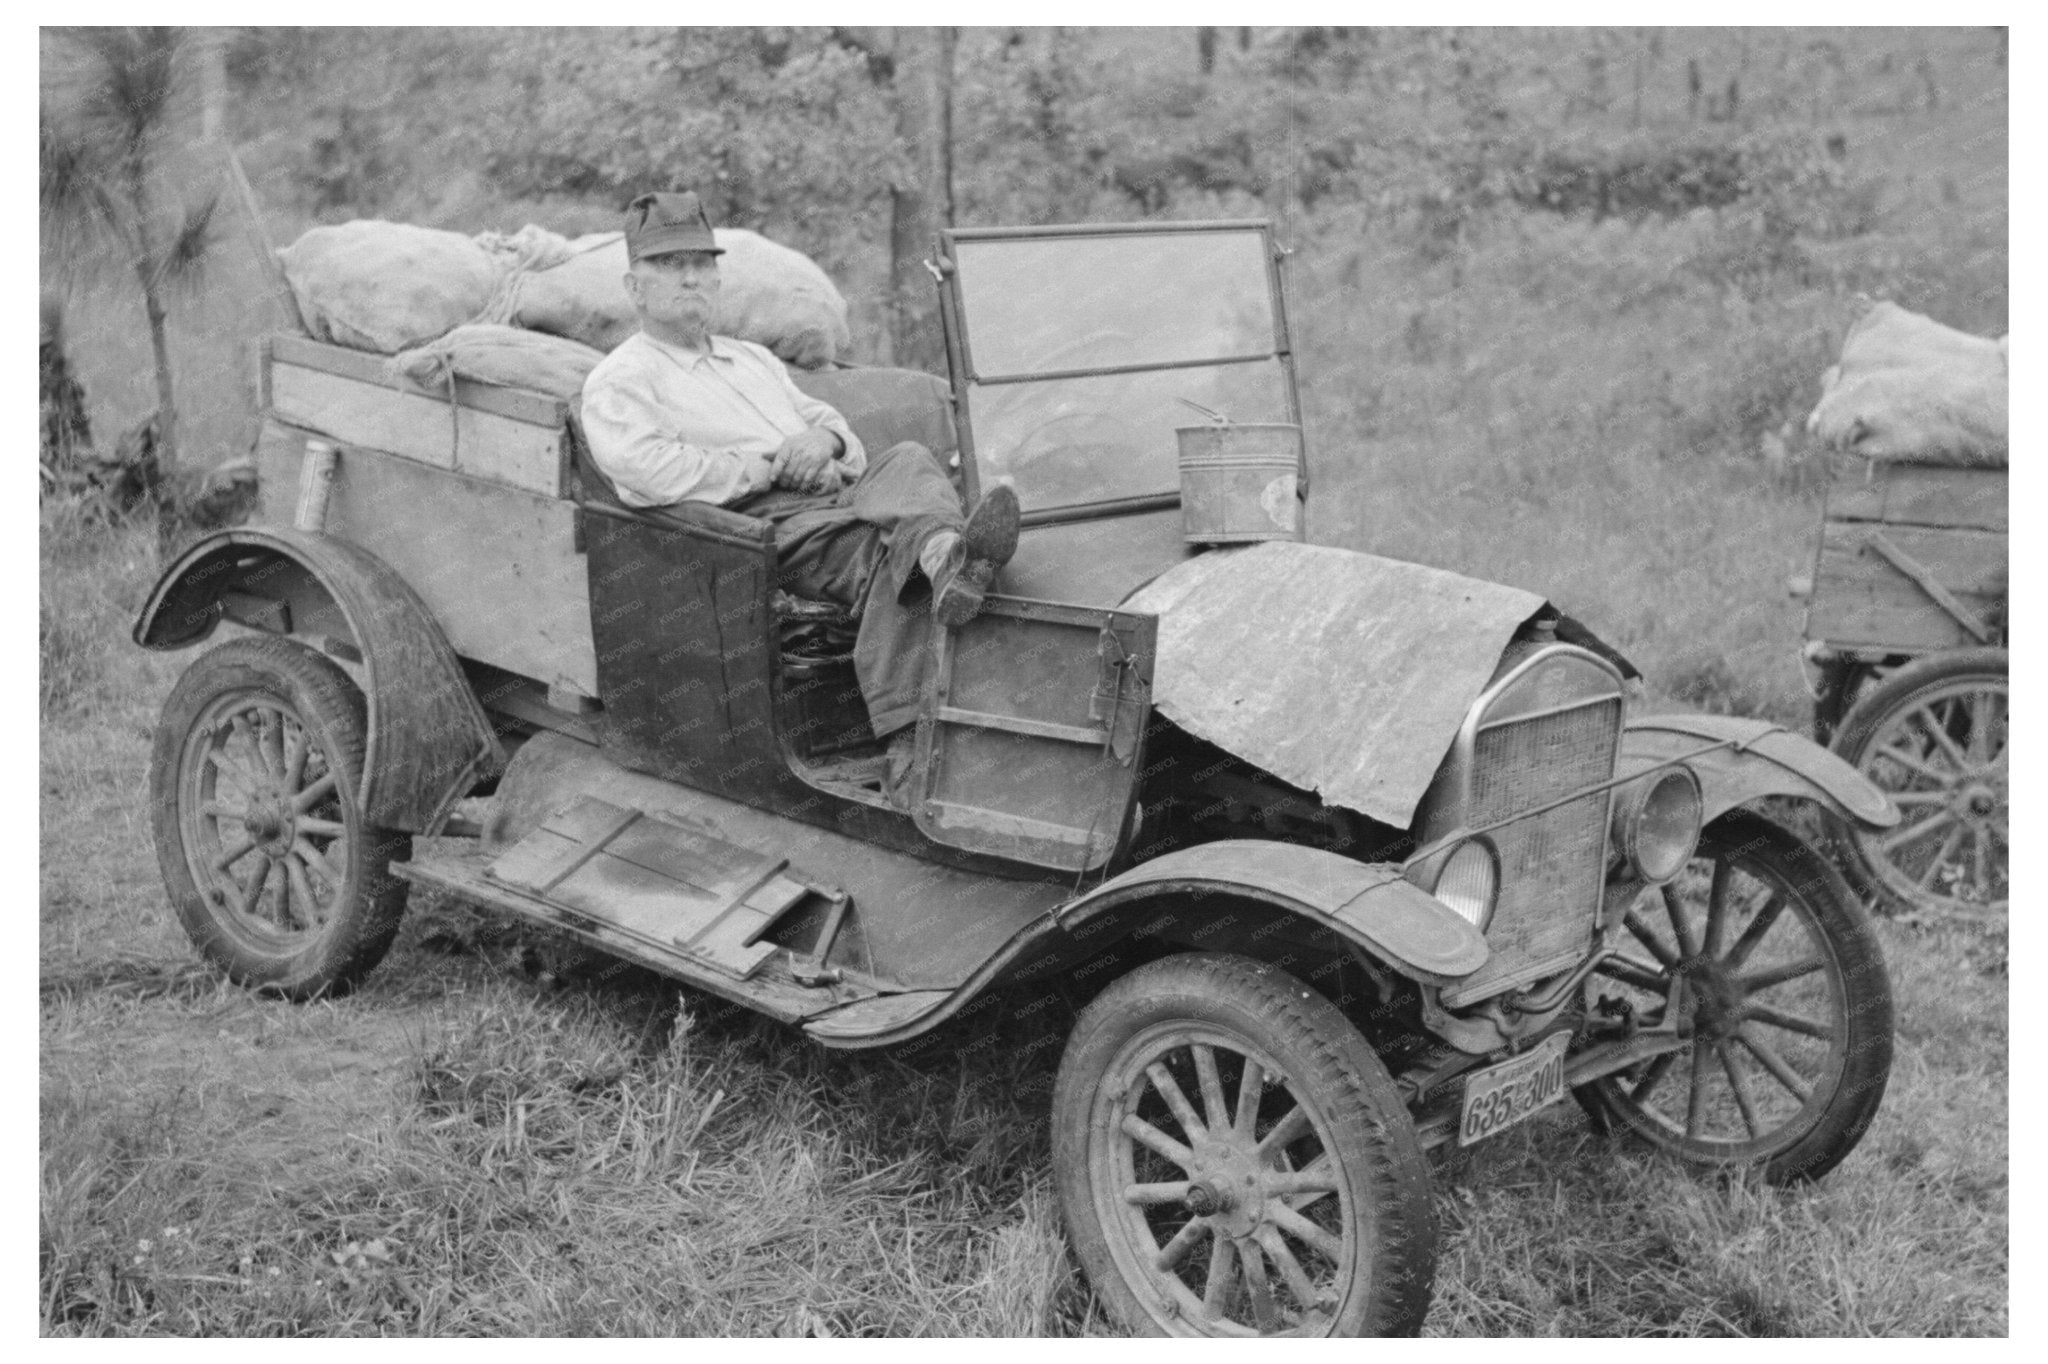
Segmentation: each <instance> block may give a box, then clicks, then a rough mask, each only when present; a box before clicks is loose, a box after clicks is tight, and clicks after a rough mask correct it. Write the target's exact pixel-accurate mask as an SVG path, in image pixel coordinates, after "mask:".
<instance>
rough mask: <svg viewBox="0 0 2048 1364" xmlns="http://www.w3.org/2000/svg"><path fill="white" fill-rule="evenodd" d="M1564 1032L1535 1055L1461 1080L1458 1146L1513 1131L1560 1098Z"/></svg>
mask: <svg viewBox="0 0 2048 1364" xmlns="http://www.w3.org/2000/svg"><path fill="white" fill-rule="evenodd" d="M1570 1040H1571V1039H1570V1036H1569V1034H1566V1033H1561V1032H1554V1033H1552V1034H1551V1035H1550V1036H1548V1037H1546V1038H1544V1039H1543V1040H1542V1041H1541V1042H1539V1043H1537V1044H1536V1049H1535V1050H1534V1051H1530V1052H1525V1053H1523V1054H1522V1055H1520V1056H1516V1057H1511V1058H1510V1059H1508V1060H1506V1061H1502V1062H1501V1063H1500V1064H1499V1065H1493V1066H1488V1067H1487V1068H1486V1069H1485V1070H1482V1071H1479V1072H1478V1073H1477V1074H1475V1075H1473V1076H1471V1077H1470V1078H1469V1079H1467V1080H1466V1081H1465V1114H1464V1118H1463V1120H1462V1121H1461V1122H1460V1123H1459V1124H1458V1145H1460V1146H1470V1145H1471V1144H1472V1143H1474V1142H1476V1141H1485V1140H1486V1139H1487V1138H1488V1137H1491V1136H1493V1135H1495V1134H1496V1133H1499V1132H1502V1131H1504V1130H1506V1129H1507V1128H1510V1127H1513V1126H1514V1125H1515V1124H1516V1123H1518V1122H1520V1121H1521V1120H1522V1119H1524V1118H1526V1117H1528V1116H1529V1115H1530V1114H1531V1113H1535V1112H1538V1111H1540V1110H1542V1109H1545V1108H1548V1107H1550V1105H1552V1104H1554V1103H1556V1102H1557V1101H1558V1100H1559V1099H1562V1098H1563V1097H1564V1049H1565V1047H1566V1045H1567V1044H1568V1043H1569V1042H1570Z"/></svg>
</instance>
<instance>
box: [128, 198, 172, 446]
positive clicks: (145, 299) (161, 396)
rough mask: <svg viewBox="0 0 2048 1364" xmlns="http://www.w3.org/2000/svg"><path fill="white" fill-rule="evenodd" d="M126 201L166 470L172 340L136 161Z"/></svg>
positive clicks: (149, 206) (159, 443) (152, 207)
mask: <svg viewBox="0 0 2048 1364" xmlns="http://www.w3.org/2000/svg"><path fill="white" fill-rule="evenodd" d="M128 195H129V202H130V204H131V206H132V207H133V209H134V212H135V246H136V257H135V281H136V283H137V284H139V285H141V286H142V315H143V318H144V319H145V320H146V321H147V322H148V323H149V349H150V353H151V355H153V356H154V357H155V359H156V449H157V454H158V458H159V459H160V460H161V461H162V465H163V467H164V468H167V469H175V468H177V467H178V414H177V405H176V399H175V397H174V396H173V392H172V385H171V343H170V337H169V335H168V334H167V332H166V330H165V323H166V314H165V312H164V301H163V283H162V281H161V280H159V279H158V278H157V266H158V264H159V262H158V258H157V250H156V242H155V240H154V239H153V237H152V235H151V232H150V221H151V220H150V214H151V213H153V212H154V211H155V205H154V204H152V203H151V202H150V196H149V185H148V181H147V172H146V171H145V170H144V169H143V166H142V164H141V162H140V161H139V160H133V161H130V162H129V166H128Z"/></svg>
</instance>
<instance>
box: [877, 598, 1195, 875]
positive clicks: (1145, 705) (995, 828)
mask: <svg viewBox="0 0 2048 1364" xmlns="http://www.w3.org/2000/svg"><path fill="white" fill-rule="evenodd" d="M1157 630H1158V621H1157V619H1156V618H1155V617H1153V616H1148V615H1139V614H1136V613H1133V612H1128V611H1113V610H1103V609H1099V608H1095V607H1085V606H1068V605H1062V604H1058V603H1054V602H1042V601H1031V600H1027V599H1025V598H1020V597H1003V596H993V595H992V596H990V597H989V598H988V599H987V601H986V602H985V603H984V605H983V606H982V609H981V613H980V614H979V615H977V616H976V617H975V618H974V619H973V620H971V621H969V622H968V623H967V624H966V625H964V626H961V627H960V628H959V629H957V630H942V631H939V632H937V642H936V658H935V666H934V667H933V669H932V672H931V675H930V678H929V680H928V682H927V685H926V688H925V697H924V704H923V709H922V710H921V712H920V714H919V718H918V726H917V744H918V757H919V760H920V767H921V769H922V771H923V774H924V776H923V781H922V784H921V788H920V790H919V792H918V798H917V801H916V804H915V806H914V808H913V810H912V812H911V813H912V817H913V818H914V819H915V820H916V821H917V827H918V828H919V829H920V830H922V831H923V833H924V834H925V836H926V837H928V838H930V839H932V840H933V841H935V842H939V843H944V844H947V845H949V846H951V847H956V848H964V849H968V850H970V851H974V852H982V853H989V854H992V855H995V856H998V857H1004V858H1009V859H1011V860H1014V861H1020V862H1030V863H1033V864H1036V865H1038V866H1042V867H1050V868H1056V869H1058V870H1060V871H1068V872H1074V873H1077V874H1078V873H1082V872H1092V871H1097V870H1099V869H1101V868H1103V867H1105V866H1107V865H1108V864H1109V862H1110V861H1111V859H1112V858H1113V857H1114V856H1115V855H1116V854H1117V852H1118V851H1119V850H1120V849H1121V847H1122V845H1123V843H1124V841H1125V839H1126V838H1127V837H1128V835H1129V833H1130V830H1131V824H1132V820H1131V818H1130V816H1131V804H1132V799H1133V796H1134V795H1135V793H1136V789H1137V782H1138V771H1139V767H1140V760H1141V751H1140V750H1141V748H1142V742H1141V741H1142V739H1143V736H1144V733H1145V722H1146V719H1147V717H1148V716H1149V715H1150V714H1151V709H1152V663H1153V658H1154V643H1155V640H1156V638H1157Z"/></svg>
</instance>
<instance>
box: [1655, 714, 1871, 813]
mask: <svg viewBox="0 0 2048 1364" xmlns="http://www.w3.org/2000/svg"><path fill="white" fill-rule="evenodd" d="M1702 750H1705V751H1702ZM1677 758H1684V759H1685V762H1686V766H1688V767H1690V768H1692V770H1693V771H1694V773H1696V774H1697V775H1698V777H1699V779H1700V796H1701V798H1702V800H1703V801H1704V802H1705V807H1706V808H1705V809H1704V810H1703V811H1702V817H1703V818H1704V819H1708V820H1711V819H1713V818H1714V817H1715V816H1717V815H1719V814H1722V813H1723V812H1725V811H1727V810H1729V809H1732V808H1733V807H1735V806H1737V805H1741V804H1743V803H1744V802H1746V801H1752V800H1755V799H1757V798H1758V797H1760V796H1796V797H1800V798H1803V799H1806V800H1812V801H1817V802H1819V803H1820V804H1822V805H1824V806H1826V807H1827V808H1828V809H1830V810H1833V811H1834V812H1835V813H1836V814H1838V815H1841V816H1842V817H1843V818H1845V819H1849V820H1853V821H1855V822H1856V823H1858V824H1861V825H1863V826H1864V827H1865V828H1869V829H1889V828H1890V827H1892V826H1893V825H1894V824H1897V823H1898V822H1899V810H1898V807H1897V806H1895V805H1893V804H1892V802H1891V799H1890V798H1889V797H1888V796H1886V795H1885V793H1884V792H1882V791H1880V790H1878V789H1877V787H1876V786H1874V785H1872V784H1871V782H1870V780H1869V779H1868V778H1866V777H1865V776H1864V775H1863V774H1862V773H1861V772H1858V771H1857V770H1856V769H1855V768H1853V767H1851V766H1850V765H1849V764H1848V763H1846V762H1844V761H1842V760H1841V759H1840V758H1838V757H1836V756H1835V755H1834V754H1832V753H1830V752H1828V751H1827V750H1826V749H1825V748H1822V747H1821V746H1820V745H1819V744H1816V743H1814V742H1813V741H1812V740H1810V739H1807V738H1805V737H1803V736H1801V735H1798V734H1794V733H1793V732H1792V731H1791V730H1789V729H1786V728H1785V727H1784V726H1783V725H1774V724H1772V723H1770V722H1769V721H1768V720H1748V719H1743V718H1742V717H1740V716H1734V715H1645V716H1638V717H1633V718H1631V719H1630V720H1629V722H1628V726H1627V729H1626V731H1625V732H1624V733H1623V735H1622V741H1621V761H1620V762H1619V764H1617V775H1623V774H1626V773H1629V772H1635V771H1641V770H1643V769H1645V768H1648V767H1653V766H1657V765H1658V764H1661V763H1667V762H1670V761H1672V760H1674V759H1677Z"/></svg>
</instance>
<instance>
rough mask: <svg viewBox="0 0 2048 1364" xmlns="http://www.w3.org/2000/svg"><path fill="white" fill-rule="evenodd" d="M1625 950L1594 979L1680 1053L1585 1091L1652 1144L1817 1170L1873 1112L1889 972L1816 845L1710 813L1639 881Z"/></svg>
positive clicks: (1739, 815)
mask: <svg viewBox="0 0 2048 1364" xmlns="http://www.w3.org/2000/svg"><path fill="white" fill-rule="evenodd" d="M1627 928H1628V932H1629V936H1628V937H1627V938H1625V939H1624V944H1625V947H1626V948H1627V949H1629V951H1628V955H1627V956H1626V957H1625V958H1624V959H1622V960H1619V961H1614V960H1610V961H1609V962H1608V963H1607V964H1605V965H1603V966H1602V967H1601V968H1600V972H1599V973H1598V974H1597V975H1596V976H1595V977H1594V979H1593V981H1592V983H1591V986H1590V987H1589V988H1590V990H1591V992H1592V993H1593V994H1595V995H1606V996H1609V997H1614V996H1619V997H1621V998H1623V999H1625V1000H1626V1001H1627V1002H1628V1004H1629V1006H1630V1008H1631V1010H1632V1012H1633V1013H1634V1015H1635V1016H1636V1017H1637V1018H1639V1019H1641V1020H1642V1021H1643V1022H1645V1023H1647V1024H1650V1025H1657V1024H1663V1023H1672V1022H1675V1023H1676V1025H1677V1028H1678V1031H1679V1033H1680V1035H1681V1036H1682V1037H1684V1038H1685V1039H1686V1042H1685V1045H1684V1046H1683V1047H1682V1048H1681V1049H1680V1050H1678V1051H1674V1052H1668V1053H1666V1054H1664V1055H1662V1056H1658V1057H1655V1058H1654V1059H1651V1060H1648V1061H1645V1062H1642V1063H1639V1064H1638V1065H1636V1066H1633V1067H1631V1068H1630V1069H1628V1070H1626V1071H1623V1072H1620V1073H1619V1074H1616V1075H1611V1076H1608V1077H1606V1078H1604V1079H1600V1080H1596V1081H1594V1082H1593V1083H1592V1084H1590V1085H1588V1086H1586V1087H1585V1088H1584V1089H1583V1090H1581V1091H1580V1097H1581V1099H1582V1101H1583V1102H1586V1103H1588V1105H1589V1106H1590V1107H1593V1108H1595V1109H1596V1110H1598V1111H1600V1112H1603V1113H1605V1114H1606V1115H1608V1116H1610V1117H1611V1118H1613V1119H1615V1120H1616V1121H1618V1122H1619V1123H1620V1124H1621V1125H1622V1126H1624V1127H1626V1128H1628V1129H1630V1130H1632V1131H1633V1132H1635V1133H1636V1134H1637V1135H1638V1136H1640V1137H1642V1138H1643V1139H1644V1140H1645V1141H1647V1142H1649V1143H1650V1144H1651V1145H1652V1146H1655V1147H1657V1148H1658V1149H1660V1150H1664V1151H1668V1152H1670V1153H1671V1154H1673V1155H1676V1156H1679V1157H1681V1158H1683V1159H1686V1160H1690V1161H1695V1162H1698V1163H1701V1164H1707V1165H1750V1166H1758V1167H1761V1169H1762V1171H1763V1174H1764V1177H1765V1178H1766V1179H1768V1180H1770V1181H1772V1182H1773V1183H1789V1182H1791V1181H1794V1180H1800V1179H1816V1178H1819V1177H1820V1176H1821V1175H1823V1174H1825V1173H1827V1172H1828V1171H1829V1170H1831V1169H1833V1168H1834V1167H1835V1165H1836V1164H1837V1163H1839V1162H1840V1161H1841V1159H1842V1158H1843V1157H1844V1156H1846V1155H1848V1154H1849V1152H1850V1151H1851V1150H1852V1149H1853V1148H1854V1147H1855V1145H1856V1143H1857V1142H1858V1141H1859V1140H1861V1139H1862V1136H1863V1133H1864V1132H1865V1130H1867V1129H1868V1128H1869V1126H1870V1122H1871V1119H1872V1118H1874V1117H1875V1116H1876V1113H1877V1106H1878V1102H1879V1100H1880V1099H1882V1098H1883V1097H1884V1088H1885V1081H1886V1079H1887V1077H1888V1076H1889V1075H1890V1073H1891V1051H1892V1005H1891V985H1890V982H1889V979H1888V977H1887V976H1886V974H1885V966H1884V955H1883V952H1882V949H1881V948H1880V947H1879V945H1878V942H1877V935H1876V933H1875V932H1874V931H1873V930H1872V928H1871V926H1870V920H1869V919H1868V918H1867V917H1866V916H1865V915H1864V913H1863V911H1862V909H1861V907H1860V906H1859V905H1858V904H1857V902H1856V900H1855V897H1854V896H1853V894H1852V893H1851V892H1850V890H1849V888H1848V886H1847V885H1846V884H1845V883H1844V882H1843V880H1842V878H1841V876H1840V875H1839V874H1838V873H1837V872H1836V871H1835V870H1834V869H1833V868H1832V867H1831V866H1829V865H1828V863H1827V862H1826V861H1824V860H1823V859H1822V858H1821V857H1820V855H1819V854H1818V853H1816V852H1815V851H1814V850H1813V849H1812V848H1811V847H1809V846H1807V845H1806V844H1805V843H1803V842H1801V841H1800V840H1799V839H1798V838H1796V837H1794V836H1793V835H1792V834H1791V833H1789V832H1788V831H1786V830H1785V829H1783V828H1780V827H1779V826H1778V825H1776V824H1773V823H1771V822H1770V821H1769V820H1766V819H1764V818H1762V817H1760V816H1757V815H1754V814H1750V813H1748V812H1746V811H1741V810H1737V811H1734V812H1731V813H1729V814H1726V815H1723V816H1722V817H1721V818H1719V819H1717V820H1715V821H1714V822H1713V823H1712V824H1710V825H1709V826H1708V827H1707V828H1706V830H1705V831H1704V832H1703V833H1702V834H1701V836H1700V844H1699V850H1698V852H1697V854H1696V855H1695V857H1694V858H1693V860H1692V862H1691V863H1690V864H1689V865H1688V866H1687V868H1686V869H1685V870H1684V871H1683V872H1681V873H1680V874H1679V876H1678V877H1677V878H1676V879H1675V880H1673V881H1672V882H1671V883H1670V884H1668V885H1666V886H1661V887H1658V888H1656V889H1653V890H1650V891H1647V892H1645V893H1644V895H1643V896H1642V898H1641V899H1639V900H1638V901H1637V902H1636V904H1635V905H1634V907H1632V908H1631V909H1630V910H1629V913H1628V918H1627Z"/></svg>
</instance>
